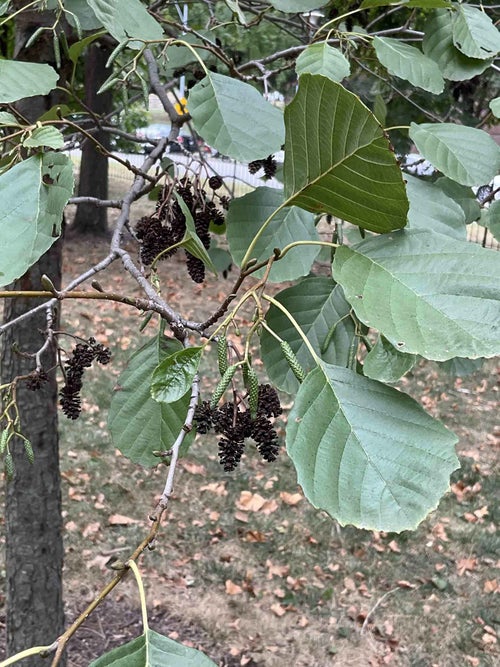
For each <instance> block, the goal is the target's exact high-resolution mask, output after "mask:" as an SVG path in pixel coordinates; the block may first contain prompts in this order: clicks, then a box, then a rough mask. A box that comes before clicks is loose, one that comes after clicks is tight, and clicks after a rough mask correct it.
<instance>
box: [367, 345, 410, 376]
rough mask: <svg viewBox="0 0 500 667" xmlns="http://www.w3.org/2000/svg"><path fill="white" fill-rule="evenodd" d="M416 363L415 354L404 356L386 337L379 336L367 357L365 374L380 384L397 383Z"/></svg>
mask: <svg viewBox="0 0 500 667" xmlns="http://www.w3.org/2000/svg"><path fill="white" fill-rule="evenodd" d="M416 363H417V356H416V355H415V354H404V353H403V352H400V351H399V350H396V348H395V347H394V346H393V345H391V344H390V343H389V341H388V340H387V339H386V338H384V336H379V337H378V340H377V342H376V343H375V345H374V346H373V347H372V349H371V350H370V351H369V352H368V354H367V355H366V357H365V360H364V362H363V374H364V375H366V377H369V378H372V380H378V381H379V382H397V381H398V380H399V379H400V378H402V377H403V375H404V374H405V373H407V372H408V371H409V370H411V369H412V368H413V366H415V364H416Z"/></svg>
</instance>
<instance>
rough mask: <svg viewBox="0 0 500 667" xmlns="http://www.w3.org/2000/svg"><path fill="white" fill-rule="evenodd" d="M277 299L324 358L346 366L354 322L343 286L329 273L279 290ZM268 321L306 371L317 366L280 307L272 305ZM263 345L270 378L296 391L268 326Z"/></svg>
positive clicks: (279, 384) (264, 358) (297, 386)
mask: <svg viewBox="0 0 500 667" xmlns="http://www.w3.org/2000/svg"><path fill="white" fill-rule="evenodd" d="M275 298H276V300H277V301H279V303H281V304H282V305H283V306H284V307H285V308H286V309H287V310H288V311H289V312H290V313H291V315H292V316H293V317H294V319H295V321H296V322H297V323H298V325H299V326H300V328H301V329H302V331H303V332H304V334H305V336H306V337H307V340H308V341H309V343H310V344H311V346H312V348H313V350H314V351H315V352H316V354H317V355H318V356H319V357H320V358H321V359H324V360H325V361H326V362H328V363H331V364H337V365H338V366H346V365H347V362H348V359H349V350H350V347H351V342H352V340H353V337H354V322H353V320H352V319H351V317H350V316H349V312H350V310H351V308H350V306H349V304H348V303H347V301H346V300H345V298H344V294H343V292H342V288H341V287H340V285H335V283H334V282H333V280H332V279H331V278H327V277H326V276H311V277H308V278H305V279H304V280H302V281H301V282H299V283H298V284H297V285H294V286H293V287H288V288H287V289H284V290H283V291H281V292H279V293H278V294H277V295H276V297H275ZM266 323H267V325H268V326H269V328H270V329H272V331H274V332H275V333H276V334H277V335H278V336H280V338H282V339H283V340H286V341H287V342H288V343H289V344H290V347H291V348H292V351H293V352H294V353H295V356H296V357H297V359H298V361H299V363H300V365H301V366H302V368H303V369H304V370H305V371H306V372H307V371H310V370H311V369H312V368H315V367H316V362H315V360H314V359H313V358H312V356H311V354H310V353H309V351H308V349H307V347H306V345H305V343H304V341H303V339H302V337H301V336H300V335H299V333H298V332H297V330H296V329H295V327H294V326H293V324H292V323H291V322H290V320H289V319H288V317H287V316H286V315H285V314H284V313H283V312H282V311H281V310H280V309H279V308H277V307H276V306H274V305H271V306H270V308H269V310H268V312H267V314H266ZM260 346H261V353H262V360H263V362H264V365H265V367H266V371H267V373H268V375H269V379H270V380H271V381H272V383H273V384H274V385H276V386H277V387H278V388H279V389H282V390H283V391H286V392H288V393H289V394H295V393H296V392H297V389H298V388H299V383H298V381H297V379H296V377H295V375H294V374H293V371H292V370H291V368H290V366H289V365H288V362H287V361H286V359H285V357H284V356H283V354H282V352H281V349H280V346H279V345H278V343H277V341H276V338H275V337H274V336H272V335H271V334H270V333H269V332H268V331H266V330H265V329H264V330H263V331H262V335H261V339H260Z"/></svg>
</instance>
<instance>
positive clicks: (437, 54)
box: [422, 9, 491, 81]
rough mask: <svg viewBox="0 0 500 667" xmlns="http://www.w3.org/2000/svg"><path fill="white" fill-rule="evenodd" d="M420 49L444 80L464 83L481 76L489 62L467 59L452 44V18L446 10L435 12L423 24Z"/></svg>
mask: <svg viewBox="0 0 500 667" xmlns="http://www.w3.org/2000/svg"><path fill="white" fill-rule="evenodd" d="M422 49H423V52H424V53H425V55H426V56H428V57H429V58H431V59H432V60H434V61H435V62H436V63H437V64H438V65H439V69H440V70H441V74H442V75H443V76H444V78H445V79H450V80H451V81H465V80H466V79H472V77H474V76H476V75H477V74H481V73H482V72H484V70H485V69H486V68H487V67H489V66H490V64H491V61H489V60H481V59H479V58H468V57H467V56H466V55H464V54H463V53H462V52H461V51H459V50H458V49H457V48H456V47H455V45H454V44H453V18H452V14H451V12H449V11H448V10H446V9H442V10H437V11H436V12H435V13H434V16H433V17H432V18H431V19H429V20H428V21H427V23H426V24H425V33H424V39H423V41H422Z"/></svg>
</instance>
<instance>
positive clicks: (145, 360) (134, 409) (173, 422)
mask: <svg viewBox="0 0 500 667" xmlns="http://www.w3.org/2000/svg"><path fill="white" fill-rule="evenodd" d="M179 347H180V343H178V342H177V341H175V340H172V339H168V338H165V337H164V336H155V337H154V338H152V339H151V340H149V341H148V342H147V343H146V344H145V345H143V346H142V347H141V348H140V349H139V350H137V352H135V354H134V355H132V357H131V358H130V361H129V363H128V366H127V368H126V369H125V370H124V371H123V373H122V374H121V375H120V377H119V378H118V383H117V387H116V390H115V393H114V395H113V398H112V400H111V406H110V408H109V416H108V427H109V430H110V433H111V437H112V438H113V442H114V444H115V445H116V447H117V448H118V449H119V450H120V451H121V452H122V454H124V455H125V456H126V457H127V458H129V459H130V460H131V461H134V462H135V463H140V464H141V465H143V466H146V467H151V466H155V465H158V462H159V459H158V457H156V456H154V454H153V451H154V450H167V449H170V447H171V446H172V445H173V443H174V441H175V439H176V438H177V436H178V435H179V433H180V432H181V429H182V427H183V426H184V421H185V418H186V414H187V410H188V406H189V393H187V394H186V395H185V396H183V397H182V398H181V399H180V400H178V401H175V403H157V402H156V401H154V400H153V399H152V397H151V390H150V387H151V376H152V375H153V371H154V370H155V368H156V367H157V366H158V364H159V363H160V362H161V361H162V360H163V359H165V358H166V357H167V356H169V355H171V354H172V353H173V352H175V351H177V350H178V349H179ZM186 437H187V438H188V439H189V438H192V437H193V435H189V434H188V435H187V436H186Z"/></svg>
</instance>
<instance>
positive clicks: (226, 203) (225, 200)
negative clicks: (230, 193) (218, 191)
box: [219, 195, 231, 211]
mask: <svg viewBox="0 0 500 667" xmlns="http://www.w3.org/2000/svg"><path fill="white" fill-rule="evenodd" d="M219 201H220V205H221V206H222V208H223V209H224V210H225V211H227V210H228V209H229V203H230V201H231V200H230V199H229V197H227V196H226V195H223V196H222V197H219Z"/></svg>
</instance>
